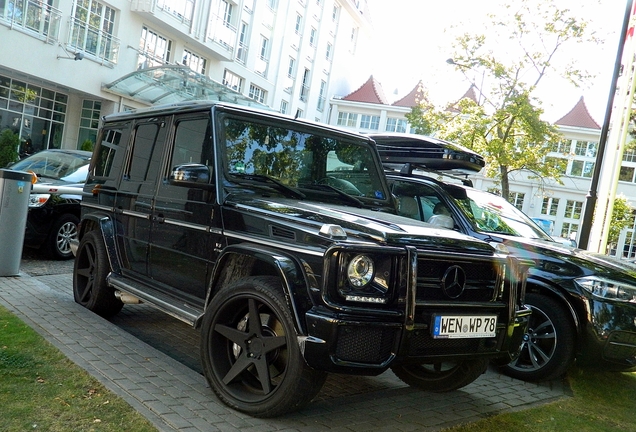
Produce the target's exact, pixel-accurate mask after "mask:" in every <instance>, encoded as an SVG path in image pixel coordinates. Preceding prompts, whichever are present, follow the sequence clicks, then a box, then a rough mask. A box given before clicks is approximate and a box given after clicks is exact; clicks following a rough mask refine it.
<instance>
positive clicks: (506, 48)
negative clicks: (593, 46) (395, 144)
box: [407, 0, 598, 197]
mask: <svg viewBox="0 0 636 432" xmlns="http://www.w3.org/2000/svg"><path fill="white" fill-rule="evenodd" d="M506 12H507V13H508V14H507V15H506V14H505V13H506ZM490 18H491V21H492V22H491V24H490V25H487V26H486V27H487V28H489V30H490V32H489V35H488V36H486V35H483V34H482V35H470V34H463V35H460V36H458V37H457V38H456V40H455V42H454V53H453V60H454V61H453V64H454V65H455V68H456V69H457V70H459V71H461V72H462V73H464V75H465V76H466V77H469V76H478V75H481V76H483V78H484V79H483V80H482V84H481V85H480V86H477V85H476V84H475V83H474V82H473V83H472V84H473V86H475V88H476V89H477V91H478V93H479V103H476V102H475V101H473V100H470V99H467V98H466V99H463V100H461V101H459V102H458V103H457V104H456V105H455V106H454V107H453V108H454V109H452V110H448V109H447V108H442V109H438V108H436V107H435V106H433V105H432V104H430V103H429V102H426V101H425V102H423V103H421V104H420V105H419V106H417V107H414V108H413V109H412V111H411V113H410V114H408V115H407V118H408V120H409V121H410V122H411V125H413V127H414V128H415V130H416V131H417V132H418V133H422V134H428V135H430V134H432V133H434V134H435V135H436V136H438V137H440V138H442V139H447V140H449V141H454V142H457V143H458V144H462V145H464V146H465V147H468V148H470V149H472V150H474V151H476V152H478V153H480V154H482V155H483V156H484V158H485V159H486V162H487V165H486V175H487V176H489V177H494V178H498V179H499V180H500V182H501V192H502V196H504V197H508V196H509V178H508V177H509V175H510V173H512V172H514V171H519V170H527V171H531V172H532V173H533V177H535V178H537V177H538V178H542V179H544V178H550V179H554V180H556V181H559V178H560V175H561V172H560V170H559V169H558V167H556V166H555V164H546V163H544V158H545V156H546V155H547V154H548V152H549V151H550V145H551V144H552V143H556V142H558V141H559V140H560V139H562V137H561V136H560V134H559V133H558V132H557V130H556V128H554V127H553V126H552V125H550V124H549V123H547V122H545V121H543V120H541V115H542V114H543V110H542V108H541V103H540V101H539V100H537V99H536V98H534V97H533V96H532V94H533V92H534V90H535V89H536V88H537V86H538V85H539V83H540V82H541V80H542V78H543V77H544V76H545V75H546V74H547V73H548V72H555V73H558V74H560V75H561V77H562V78H564V79H566V80H567V81H568V82H570V83H573V84H575V85H576V84H578V83H580V82H581V81H582V80H583V79H585V78H586V77H587V74H586V73H585V72H583V71H580V70H578V69H576V68H575V67H573V66H572V65H565V66H562V67H561V68H560V69H558V70H557V69H555V67H554V66H553V64H556V62H555V56H556V54H557V53H559V52H561V51H564V49H565V48H567V47H568V46H570V45H571V44H574V43H579V42H582V41H584V40H588V41H597V40H596V39H595V38H594V36H593V34H592V35H591V36H588V33H589V31H588V28H587V22H584V21H582V20H579V19H577V18H575V17H574V16H573V15H572V14H571V12H570V11H569V10H567V9H559V8H558V7H557V6H555V5H554V4H553V2H551V1H547V0H546V1H539V2H537V1H529V0H522V1H519V2H514V4H511V5H507V6H506V7H505V8H504V9H503V10H502V16H501V17H495V16H491V17H490ZM597 42H598V41H597ZM514 45H516V46H514ZM513 53H518V56H516V57H515V56H514V54H513ZM573 64H574V63H573ZM484 83H485V84H484Z"/></svg>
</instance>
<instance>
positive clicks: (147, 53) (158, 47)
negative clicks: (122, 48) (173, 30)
mask: <svg viewBox="0 0 636 432" xmlns="http://www.w3.org/2000/svg"><path fill="white" fill-rule="evenodd" d="M171 50H172V41H171V40H170V39H167V38H165V37H164V36H162V35H160V34H158V33H156V32H154V31H153V30H150V29H149V28H148V27H142V28H141V40H140V41H139V57H138V59H137V69H145V68H149V67H153V66H161V65H163V64H166V63H169V62H170V52H171Z"/></svg>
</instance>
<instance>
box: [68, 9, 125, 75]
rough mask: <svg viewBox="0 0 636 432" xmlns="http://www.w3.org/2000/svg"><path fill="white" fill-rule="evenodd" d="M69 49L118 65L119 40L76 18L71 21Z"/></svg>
mask: <svg viewBox="0 0 636 432" xmlns="http://www.w3.org/2000/svg"><path fill="white" fill-rule="evenodd" d="M70 21H71V22H70V26H69V27H70V29H69V35H68V40H67V42H66V45H67V47H69V48H71V49H73V50H75V51H83V52H84V54H86V55H87V56H90V57H93V58H94V59H96V60H98V61H101V62H102V63H110V64H115V63H117V55H118V53H119V45H120V44H119V39H117V38H115V37H113V36H112V35H110V34H108V33H106V32H103V31H101V30H100V29H99V28H97V27H93V26H91V25H88V24H86V23H85V22H82V21H79V20H77V19H75V18H71V19H70Z"/></svg>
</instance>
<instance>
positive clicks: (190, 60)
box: [182, 49, 207, 75]
mask: <svg viewBox="0 0 636 432" xmlns="http://www.w3.org/2000/svg"><path fill="white" fill-rule="evenodd" d="M182 63H183V65H184V66H188V67H189V68H190V69H192V70H193V71H195V72H197V73H200V74H201V75H205V65H206V63H207V62H206V60H205V59H204V58H203V57H201V56H199V55H198V54H195V53H193V52H192V51H188V50H187V49H184V50H183V60H182Z"/></svg>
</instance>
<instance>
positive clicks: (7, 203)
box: [0, 169, 32, 276]
mask: <svg viewBox="0 0 636 432" xmlns="http://www.w3.org/2000/svg"><path fill="white" fill-rule="evenodd" d="M31 178H32V177H31V174H29V173H27V172H24V171H12V170H7V169H0V276H16V275H18V274H19V273H20V259H21V258H22V244H23V243H24V229H25V227H26V219H27V211H28V210H29V194H30V193H31Z"/></svg>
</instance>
